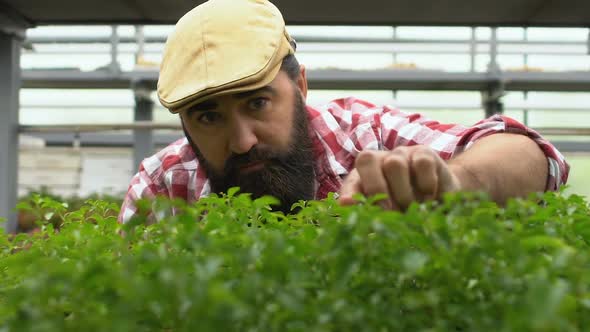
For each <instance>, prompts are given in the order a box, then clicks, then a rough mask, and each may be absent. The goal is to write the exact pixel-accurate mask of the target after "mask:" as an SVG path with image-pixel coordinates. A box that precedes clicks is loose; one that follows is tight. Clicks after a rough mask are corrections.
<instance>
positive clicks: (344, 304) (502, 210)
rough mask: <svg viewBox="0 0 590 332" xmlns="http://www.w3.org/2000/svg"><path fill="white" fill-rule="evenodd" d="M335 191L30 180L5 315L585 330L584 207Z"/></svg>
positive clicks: (587, 227) (209, 324)
mask: <svg viewBox="0 0 590 332" xmlns="http://www.w3.org/2000/svg"><path fill="white" fill-rule="evenodd" d="M355 199H357V201H358V202H359V204H357V205H354V206H339V205H338V203H337V200H336V199H335V197H334V195H333V194H332V195H330V196H329V197H328V198H327V199H325V200H323V201H308V202H303V201H302V202H298V203H295V204H294V205H293V207H292V208H293V209H292V211H293V213H291V214H288V215H284V214H283V213H279V212H274V211H273V210H272V207H273V206H275V205H276V204H277V203H278V201H277V200H276V199H275V198H272V197H262V198H258V199H252V198H251V197H250V196H249V195H247V194H241V193H239V190H238V188H232V189H230V190H229V191H228V194H226V195H210V196H208V197H205V198H203V199H201V200H199V201H198V202H196V203H191V204H187V203H185V202H183V201H178V200H177V201H170V200H166V199H155V200H150V201H140V202H138V206H137V207H138V211H140V213H139V214H138V217H137V218H135V219H133V220H132V221H130V222H129V223H127V224H125V225H119V224H118V223H117V222H116V215H117V213H118V206H119V204H118V203H114V202H112V201H106V200H101V199H88V200H84V201H77V202H73V201H72V202H68V203H65V202H61V201H59V200H57V199H56V198H49V197H45V196H41V195H33V196H31V198H30V199H29V200H28V201H27V202H23V203H19V205H18V206H17V209H19V210H24V211H27V213H31V214H33V215H35V216H37V220H38V229H37V230H36V231H35V232H33V233H31V234H18V235H10V234H3V233H2V234H0V285H1V286H0V325H1V327H2V329H3V330H6V331H104V330H108V331H197V330H198V331H275V330H276V331H307V330H310V331H586V330H589V329H590V268H589V267H590V244H589V242H588V241H590V209H589V206H588V203H587V202H586V201H585V199H584V198H583V197H580V196H576V195H571V196H564V195H563V194H562V193H545V194H535V195H531V196H530V197H529V198H528V199H514V200H511V201H509V202H508V203H507V204H506V206H504V207H500V206H498V205H497V204H495V203H493V202H491V201H489V198H488V197H487V196H485V195H482V194H478V193H454V194H446V195H445V196H444V198H443V199H442V200H441V201H431V202H426V203H422V204H417V203H416V204H413V205H411V206H410V207H409V208H408V209H407V211H405V212H394V211H384V210H382V208H381V207H380V206H379V201H380V200H382V199H384V196H383V195H378V196H375V197H368V198H367V197H363V196H358V197H355Z"/></svg>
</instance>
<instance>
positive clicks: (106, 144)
mask: <svg viewBox="0 0 590 332" xmlns="http://www.w3.org/2000/svg"><path fill="white" fill-rule="evenodd" d="M540 132H541V134H542V135H549V134H554V132H553V131H545V130H540ZM30 135H31V136H34V137H37V138H40V139H42V140H43V141H45V144H46V145H47V146H67V147H71V146H72V143H73V141H74V140H75V139H76V138H75V137H74V134H65V133H32V134H30ZM183 136H184V134H183V133H182V132H181V131H178V132H175V133H169V134H163V133H158V134H154V145H155V146H157V147H164V146H166V145H168V144H170V143H172V142H174V141H176V140H177V139H179V138H182V137H183ZM79 140H80V145H81V146H82V147H97V148H99V147H102V148H112V147H126V148H130V147H133V136H132V135H131V134H101V133H85V134H84V133H81V134H80V136H79ZM550 141H551V143H552V144H553V145H555V146H556V147H557V148H558V149H559V151H561V152H590V138H588V141H565V140H557V139H555V138H553V139H551V140H550Z"/></svg>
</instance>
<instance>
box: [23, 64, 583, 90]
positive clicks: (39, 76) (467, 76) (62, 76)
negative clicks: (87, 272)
mask: <svg viewBox="0 0 590 332" xmlns="http://www.w3.org/2000/svg"><path fill="white" fill-rule="evenodd" d="M307 73H308V75H307V78H308V81H309V88H310V89H320V90H325V89H334V90H371V89H375V90H379V89H381V90H471V91H484V90H487V89H488V87H489V84H490V83H496V82H498V80H501V81H502V83H503V84H504V89H505V90H506V91H580V92H587V91H590V71H571V72H512V71H510V72H508V71H503V72H501V73H499V74H498V73H497V74H496V75H490V74H489V73H479V72H475V73H471V72H463V73H461V72H458V73H457V72H444V71H437V70H395V69H382V70H344V69H316V70H309V71H308V72H307ZM138 81H141V82H144V83H145V84H146V85H147V86H148V87H149V88H150V89H156V83H157V81H158V72H157V71H156V70H141V71H132V72H121V73H117V74H113V73H112V72H110V71H109V70H104V69H103V70H96V71H92V72H83V71H80V70H74V69H56V70H25V71H23V87H24V88H42V89H52V88H53V89H68V88H73V89H129V87H130V86H132V84H134V82H138Z"/></svg>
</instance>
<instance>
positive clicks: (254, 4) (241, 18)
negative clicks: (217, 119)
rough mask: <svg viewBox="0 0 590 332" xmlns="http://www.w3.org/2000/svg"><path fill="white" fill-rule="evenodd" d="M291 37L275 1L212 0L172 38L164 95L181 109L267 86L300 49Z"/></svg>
mask: <svg viewBox="0 0 590 332" xmlns="http://www.w3.org/2000/svg"><path fill="white" fill-rule="evenodd" d="M291 40H292V39H291V37H290V36H289V34H288V33H287V31H286V30H285V21H284V20H283V17H282V15H281V13H280V12H279V10H278V9H277V8H276V7H275V6H274V5H273V4H272V3H270V2H269V1H266V0H210V1H207V2H205V3H203V4H201V5H199V6H197V7H196V8H194V9H193V10H191V11H189V12H188V13H186V14H185V15H184V16H183V17H182V18H181V19H180V20H179V21H178V23H177V24H176V27H175V28H174V31H173V32H172V33H171V34H170V36H169V37H168V40H167V41H166V46H165V48H164V57H163V60H162V63H161V65H160V77H159V80H158V98H159V99H160V102H161V103H162V105H164V106H165V107H167V108H168V109H169V110H170V112H172V113H178V112H180V111H182V110H184V109H187V108H188V107H190V106H191V105H194V104H196V103H199V102H201V101H204V100H205V99H208V98H211V97H215V96H219V95H222V94H228V93H238V92H244V91H248V90H253V89H258V88H261V87H263V86H265V85H267V84H269V83H270V82H271V81H272V80H273V79H274V78H275V76H276V75H277V73H278V72H279V69H280V67H281V63H282V60H283V58H284V57H285V56H286V55H288V54H292V53H294V50H293V48H292V47H291V44H290V41H291Z"/></svg>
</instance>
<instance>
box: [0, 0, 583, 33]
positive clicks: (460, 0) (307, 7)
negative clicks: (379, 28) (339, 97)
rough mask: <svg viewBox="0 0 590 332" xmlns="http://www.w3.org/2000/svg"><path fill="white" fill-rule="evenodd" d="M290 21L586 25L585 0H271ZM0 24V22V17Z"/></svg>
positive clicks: (33, 17)
mask: <svg viewBox="0 0 590 332" xmlns="http://www.w3.org/2000/svg"><path fill="white" fill-rule="evenodd" d="M202 2H203V1H189V0H142V1H137V0H103V1H84V0H82V1H80V0H53V1H41V0H0V13H11V14H10V16H12V17H15V16H18V17H22V18H24V19H25V20H26V21H28V22H30V23H31V24H33V25H48V24H174V23H175V22H176V21H177V20H178V19H179V18H180V17H181V16H182V15H183V14H184V13H186V12H187V11H188V10H190V9H191V8H193V7H194V6H196V5H198V4H200V3H202ZM273 3H275V4H276V5H277V7H278V8H280V9H281V11H282V13H283V16H284V17H285V20H286V21H287V24H292V25H429V26H436V25H468V26H473V25H479V26H568V27H587V26H589V25H590V1H587V0H559V1H558V0H503V1H489V0H443V1H432V0H414V1H405V0H388V1H384V0H365V1H363V2H362V8H360V6H359V5H358V2H357V1H352V0H322V1H313V0H297V1H293V0H290V1H287V0H275V1H273ZM0 22H2V21H1V20H0Z"/></svg>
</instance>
